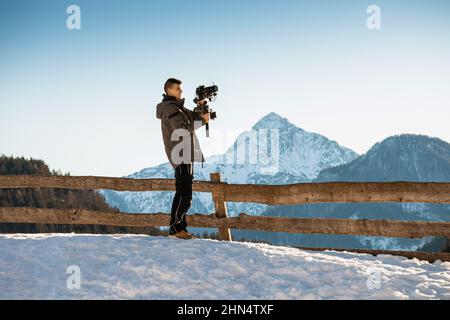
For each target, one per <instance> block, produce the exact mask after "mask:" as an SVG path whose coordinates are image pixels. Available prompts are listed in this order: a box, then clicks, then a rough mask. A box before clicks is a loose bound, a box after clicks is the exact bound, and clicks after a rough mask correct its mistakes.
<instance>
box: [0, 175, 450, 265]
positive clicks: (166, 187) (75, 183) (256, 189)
mask: <svg viewBox="0 0 450 320" xmlns="http://www.w3.org/2000/svg"><path fill="white" fill-rule="evenodd" d="M210 177H211V181H194V184H193V191H198V192H211V193H212V199H213V202H214V208H215V212H214V213H212V214H209V215H206V214H193V215H188V216H187V221H188V224H189V226H191V227H207V228H218V229H219V239H220V240H225V241H230V240H231V234H230V229H247V230H258V231H272V232H286V233H302V234H338V235H360V236H383V237H406V238H422V237H426V236H436V237H445V238H450V223H449V222H425V221H398V220H367V219H360V220H354V219H331V218H329V219H324V218H281V217H261V216H251V215H247V214H245V213H241V214H240V215H239V216H237V217H228V216H227V207H226V205H225V203H226V202H253V203H262V204H269V205H281V204H306V203H326V202H422V203H441V204H450V183H446V182H323V183H299V184H291V185H249V184H228V183H225V182H222V181H221V178H220V174H219V173H211V176H210ZM0 188H67V189H109V190H116V191H175V184H174V180H172V179H129V178H110V177H94V176H25V175H19V176H0ZM169 220H170V215H169V214H167V213H162V212H157V213H146V214H137V213H136V214H133V213H115V212H99V211H88V210H84V209H40V208H28V207H14V208H9V207H3V208H0V222H9V223H50V224H91V225H109V226H140V227H142V226H155V227H156V226H167V225H168V224H169ZM303 249H307V248H303ZM309 249H311V250H339V251H342V250H344V249H336V248H309ZM344 251H351V252H362V253H372V254H374V255H376V254H395V255H401V256H405V257H409V258H412V257H416V258H419V259H424V260H428V261H435V260H438V259H440V260H442V261H450V253H425V252H405V251H380V250H356V249H353V250H351V249H350V250H348V249H345V250H344Z"/></svg>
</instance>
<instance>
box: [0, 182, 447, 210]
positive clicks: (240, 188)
mask: <svg viewBox="0 0 450 320" xmlns="http://www.w3.org/2000/svg"><path fill="white" fill-rule="evenodd" d="M0 188H66V189H109V190H116V191H174V190H175V184H174V181H173V179H130V178H110V177H95V176H79V177H72V176H23V175H19V176H0ZM193 191H198V192H213V193H214V192H221V193H223V200H224V201H226V202H254V203H262V204H271V205H281V204H303V203H323V202H425V203H447V204H450V183H447V182H398V181H396V182H320V183H298V184H290V185H253V184H228V183H226V182H209V181H194V183H193Z"/></svg>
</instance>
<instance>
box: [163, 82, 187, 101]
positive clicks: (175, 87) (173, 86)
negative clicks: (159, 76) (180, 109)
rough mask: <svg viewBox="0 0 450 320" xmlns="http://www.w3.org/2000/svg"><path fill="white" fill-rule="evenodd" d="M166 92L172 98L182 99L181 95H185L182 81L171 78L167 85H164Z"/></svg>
mask: <svg viewBox="0 0 450 320" xmlns="http://www.w3.org/2000/svg"><path fill="white" fill-rule="evenodd" d="M164 92H165V93H166V95H168V96H172V97H175V98H177V100H180V99H181V93H183V90H181V80H178V79H175V78H170V79H167V81H166V83H165V84H164Z"/></svg>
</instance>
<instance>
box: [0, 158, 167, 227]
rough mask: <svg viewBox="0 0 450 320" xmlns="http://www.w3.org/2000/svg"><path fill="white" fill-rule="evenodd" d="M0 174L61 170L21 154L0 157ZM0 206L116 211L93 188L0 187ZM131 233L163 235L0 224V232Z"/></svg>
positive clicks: (52, 172) (24, 173) (49, 172)
mask: <svg viewBox="0 0 450 320" xmlns="http://www.w3.org/2000/svg"><path fill="white" fill-rule="evenodd" d="M0 175H41V176H51V175H65V176H70V173H65V174H63V173H62V172H61V171H59V170H58V171H55V170H52V171H50V169H49V167H48V166H47V165H46V164H45V162H44V161H42V160H36V159H33V158H30V159H25V158H24V157H20V158H15V157H12V156H11V157H7V156H5V155H1V156H0ZM0 207H35V208H54V209H87V210H92V211H106V212H119V210H118V209H116V208H111V207H110V206H109V205H108V204H107V203H106V202H105V199H104V197H103V196H102V195H101V194H99V193H97V192H96V191H93V190H71V189H60V188H23V189H0ZM39 232H42V233H58V232H62V233H66V232H75V233H94V234H102V233H135V234H148V235H166V233H167V232H166V231H161V230H160V229H159V228H155V227H115V226H101V225H56V224H35V223H0V233H39Z"/></svg>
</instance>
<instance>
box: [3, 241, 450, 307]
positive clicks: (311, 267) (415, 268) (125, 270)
mask: <svg viewBox="0 0 450 320" xmlns="http://www.w3.org/2000/svg"><path fill="white" fill-rule="evenodd" d="M78 285H79V289H78ZM23 298H27V299H37V298H39V299H83V298H89V299H429V298H433V299H434V298H440V299H450V263H448V262H444V263H442V262H440V261H439V262H435V263H433V264H430V263H428V262H424V261H419V260H416V259H414V260H408V259H406V258H402V257H394V256H388V255H384V256H378V257H373V256H371V255H365V254H355V253H342V252H331V251H327V252H310V251H303V250H298V249H295V248H289V247H277V246H270V245H265V244H253V243H240V242H229V243H227V242H218V241H214V240H203V239H196V240H178V239H171V238H164V237H148V236H142V235H141V236H139V235H113V236H111V235H75V234H47V235H43V234H34V235H25V234H15V235H0V299H23Z"/></svg>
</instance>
